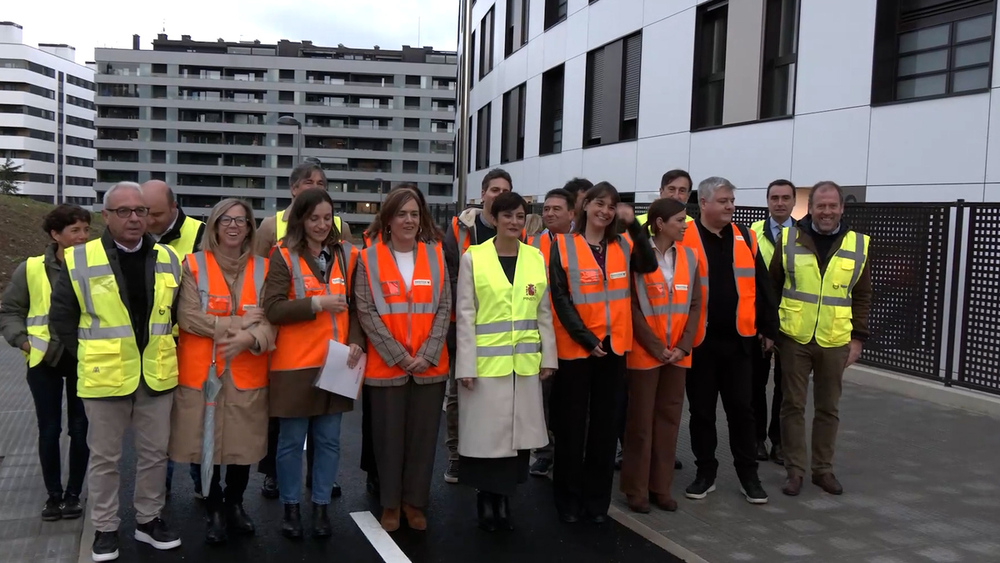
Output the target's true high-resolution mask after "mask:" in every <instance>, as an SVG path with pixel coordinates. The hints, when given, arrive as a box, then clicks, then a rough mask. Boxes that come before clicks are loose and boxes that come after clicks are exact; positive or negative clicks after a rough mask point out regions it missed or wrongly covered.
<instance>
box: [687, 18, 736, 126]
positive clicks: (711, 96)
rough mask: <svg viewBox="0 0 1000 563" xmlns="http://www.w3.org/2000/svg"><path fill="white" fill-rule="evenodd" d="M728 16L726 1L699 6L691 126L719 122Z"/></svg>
mask: <svg viewBox="0 0 1000 563" xmlns="http://www.w3.org/2000/svg"><path fill="white" fill-rule="evenodd" d="M728 18H729V3H728V2H723V3H721V4H710V5H707V6H701V7H699V8H698V18H697V19H698V22H697V24H696V29H695V37H696V39H695V55H694V56H695V67H694V72H695V76H694V108H693V111H692V115H691V119H692V124H691V128H692V129H702V128H704V127H713V126H716V125H722V102H723V95H724V94H725V87H726V28H727V25H728V22H727V20H728Z"/></svg>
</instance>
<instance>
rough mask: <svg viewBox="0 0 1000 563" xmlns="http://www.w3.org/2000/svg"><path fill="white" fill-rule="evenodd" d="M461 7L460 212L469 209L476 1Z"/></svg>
mask: <svg viewBox="0 0 1000 563" xmlns="http://www.w3.org/2000/svg"><path fill="white" fill-rule="evenodd" d="M460 1H461V3H462V4H461V7H460V9H459V11H458V17H459V22H458V33H459V37H458V44H459V46H460V47H461V49H462V54H461V56H460V57H459V59H458V60H459V68H458V108H459V109H458V135H457V137H458V138H457V139H456V142H457V143H458V147H457V148H458V150H457V151H456V152H457V153H458V162H457V163H456V166H457V167H458V170H457V171H456V172H457V174H456V175H455V177H456V178H457V179H458V189H457V190H456V193H455V195H456V200H457V202H458V206H457V211H461V210H462V208H463V207H465V202H466V193H467V192H468V182H469V159H470V158H471V156H472V155H470V154H469V152H470V151H469V135H470V134H471V133H472V132H471V131H469V112H470V108H469V104H470V103H471V95H470V88H471V86H472V58H471V57H470V56H469V55H470V53H471V50H472V2H473V1H474V0H460Z"/></svg>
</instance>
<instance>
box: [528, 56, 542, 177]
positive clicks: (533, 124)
mask: <svg viewBox="0 0 1000 563" xmlns="http://www.w3.org/2000/svg"><path fill="white" fill-rule="evenodd" d="M525 90H526V93H525V102H524V108H525V109H524V156H525V158H529V157H532V156H537V155H538V127H539V122H540V121H541V119H542V117H541V114H542V77H541V76H535V77H533V78H530V79H528V84H527V88H526V89H525Z"/></svg>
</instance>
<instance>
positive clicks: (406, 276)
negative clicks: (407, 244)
mask: <svg viewBox="0 0 1000 563" xmlns="http://www.w3.org/2000/svg"><path fill="white" fill-rule="evenodd" d="M392 255H393V256H394V257H395V258H396V268H398V269H399V275H401V276H403V283H405V284H406V291H410V284H412V283H413V268H414V255H413V251H412V250H411V251H409V252H400V251H399V250H393V251H392Z"/></svg>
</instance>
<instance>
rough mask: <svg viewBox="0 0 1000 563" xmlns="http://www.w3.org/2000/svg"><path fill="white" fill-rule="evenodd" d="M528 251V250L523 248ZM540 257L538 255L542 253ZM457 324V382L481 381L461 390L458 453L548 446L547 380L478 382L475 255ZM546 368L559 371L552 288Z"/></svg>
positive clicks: (545, 322)
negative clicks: (544, 398) (544, 400)
mask: <svg viewBox="0 0 1000 563" xmlns="http://www.w3.org/2000/svg"><path fill="white" fill-rule="evenodd" d="M522 248H523V247H522ZM536 252H537V251H536ZM457 295H458V297H457V300H456V302H455V319H456V323H455V324H456V328H457V331H456V332H457V338H458V352H457V354H456V355H457V357H456V359H455V377H456V378H458V379H467V378H475V380H476V382H475V385H474V388H473V389H472V390H471V391H470V390H468V389H466V388H465V386H464V385H459V387H458V452H459V454H461V455H463V456H466V457H476V458H501V457H514V456H516V455H517V452H518V450H528V449H533V448H540V447H542V446H544V445H545V444H547V443H548V441H549V437H548V431H547V429H546V426H545V412H544V410H543V408H542V381H541V379H540V378H539V377H538V376H537V375H535V376H527V377H526V376H522V375H513V376H508V377H482V378H477V377H476V308H477V307H478V303H477V302H476V288H475V284H474V282H473V263H472V254H471V253H466V254H465V255H463V256H462V260H461V266H460V267H459V272H458V290H457ZM538 331H539V333H541V340H542V366H541V367H542V368H551V369H556V368H558V367H559V359H558V356H557V354H556V334H555V330H554V329H553V327H552V307H551V305H550V303H549V292H548V289H546V291H545V292H544V293H543V294H542V296H541V298H540V299H539V300H538Z"/></svg>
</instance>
